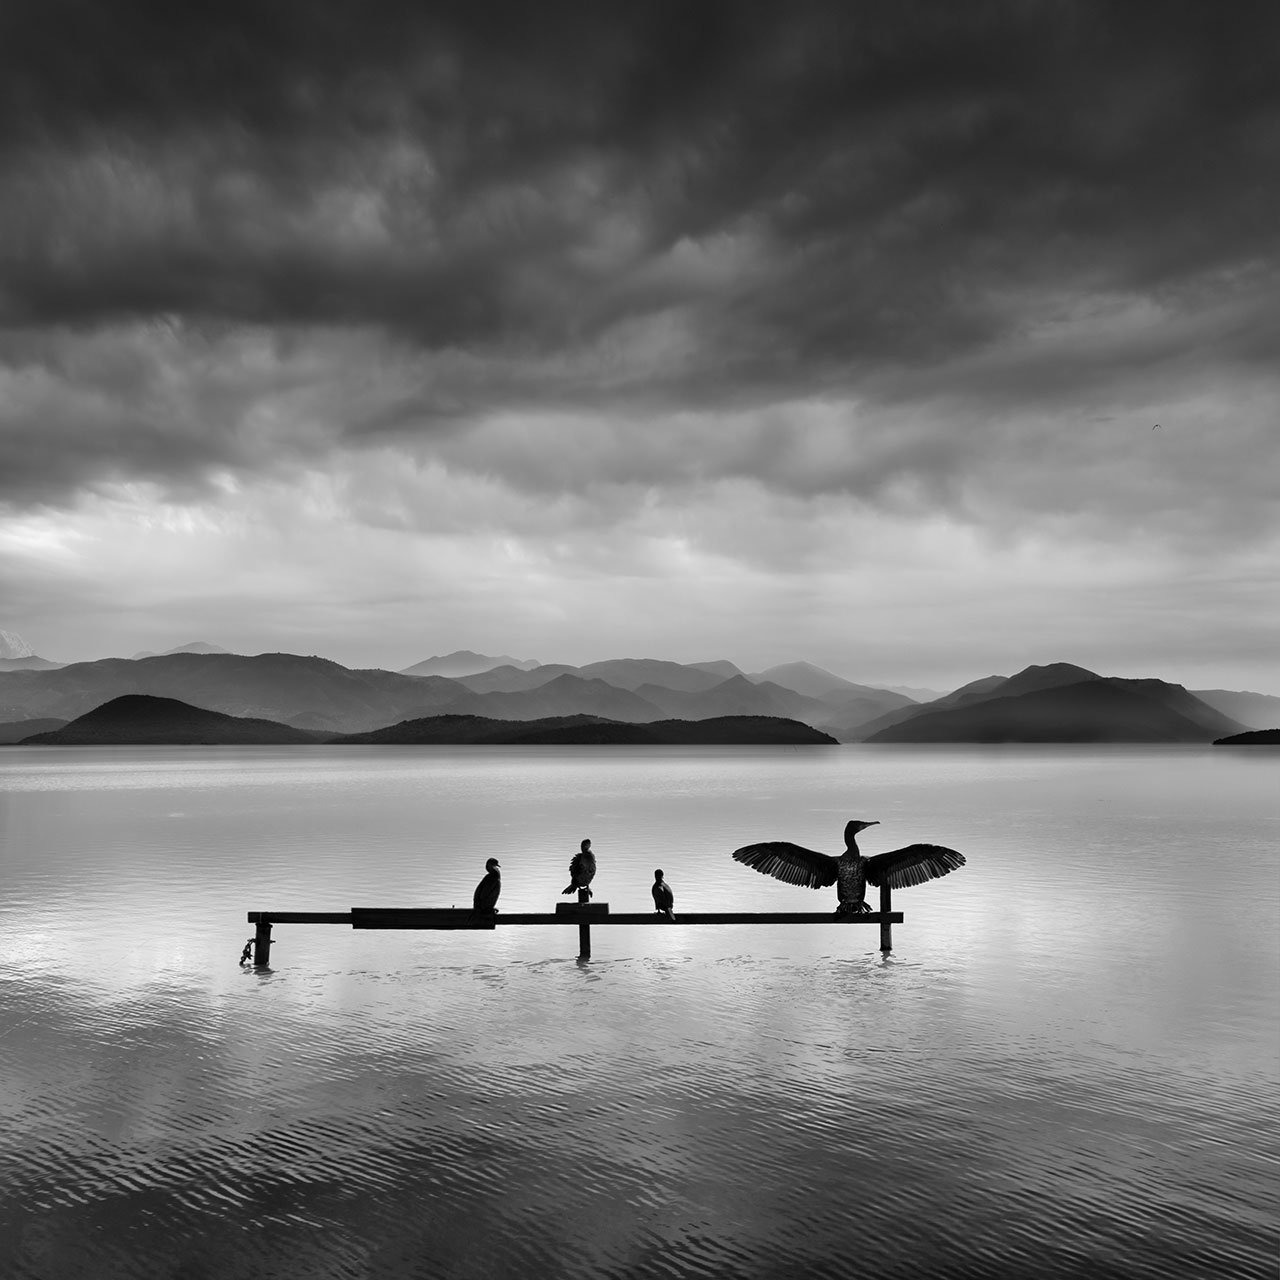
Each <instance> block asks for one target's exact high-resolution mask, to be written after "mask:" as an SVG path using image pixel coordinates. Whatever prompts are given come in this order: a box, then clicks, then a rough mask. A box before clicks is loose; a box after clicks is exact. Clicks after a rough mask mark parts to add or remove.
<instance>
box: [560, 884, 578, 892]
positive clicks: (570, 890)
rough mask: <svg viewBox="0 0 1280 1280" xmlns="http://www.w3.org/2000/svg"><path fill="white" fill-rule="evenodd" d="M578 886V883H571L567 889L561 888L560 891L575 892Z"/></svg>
mask: <svg viewBox="0 0 1280 1280" xmlns="http://www.w3.org/2000/svg"><path fill="white" fill-rule="evenodd" d="M577 887H578V886H577V885H576V884H571V885H569V887H568V888H567V889H561V890H560V892H561V893H572V892H573V891H574V890H575V889H576V888H577Z"/></svg>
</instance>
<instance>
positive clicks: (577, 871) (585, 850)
mask: <svg viewBox="0 0 1280 1280" xmlns="http://www.w3.org/2000/svg"><path fill="white" fill-rule="evenodd" d="M595 878H596V855H595V854H594V853H592V852H591V841H590V840H584V841H583V842H582V848H581V849H580V850H579V852H577V853H575V854H574V855H573V861H571V862H570V863H569V884H568V887H567V888H564V889H561V890H560V892H561V893H572V892H573V891H574V890H575V889H579V890H581V891H582V892H584V893H585V894H586V895H587V897H588V898H589V897H591V889H590V887H589V886H590V884H591V882H592V881H593V880H594V879H595Z"/></svg>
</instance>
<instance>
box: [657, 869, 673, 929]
mask: <svg viewBox="0 0 1280 1280" xmlns="http://www.w3.org/2000/svg"><path fill="white" fill-rule="evenodd" d="M675 905H676V895H675V894H674V893H672V892H671V886H670V885H669V884H668V883H667V882H666V881H665V880H664V879H663V878H662V871H661V869H659V870H657V871H655V872H654V873H653V909H654V910H655V911H656V912H657V913H658V914H659V915H660V916H667V917H669V918H670V916H671V908H672V907H674V906H675Z"/></svg>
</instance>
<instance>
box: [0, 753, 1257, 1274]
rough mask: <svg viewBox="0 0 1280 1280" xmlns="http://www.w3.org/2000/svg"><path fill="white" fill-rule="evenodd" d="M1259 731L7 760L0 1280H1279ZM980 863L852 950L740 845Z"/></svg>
mask: <svg viewBox="0 0 1280 1280" xmlns="http://www.w3.org/2000/svg"><path fill="white" fill-rule="evenodd" d="M1278 784H1280V754H1277V753H1274V752H1270V751H1257V750H1255V751H1253V752H1250V751H1249V750H1247V749H1240V750H1234V751H1233V750H1229V749H1222V748H1218V749H1213V748H1159V749H1145V748H1143V749H1125V748H1112V749H1101V750H1099V749H1074V748H1063V747H1052V748H1031V749H1024V748H1019V749H1000V748H990V749H983V748H962V749H956V748H930V747H903V748H892V747H890V748H886V747H880V748H876V747H870V746H847V747H839V748H806V749H801V750H795V749H774V748H770V749H763V748H762V749H753V748H735V749H697V750H686V749H676V748H671V749H662V748H648V749H628V748H609V749H591V750H587V749H550V748H530V749H503V748H478V749H445V748H438V749H432V748H347V749H343V748H286V749H266V748H264V749H247V750H246V749H239V748H223V749H216V748H214V749H202V748H189V749H188V748H172V749H159V748H157V749H140V750H133V749H123V748H122V749H118V750H117V749H95V750H88V749H84V750H82V749H44V750H36V749H27V748H4V749H3V750H0V873H2V878H0V1276H5V1277H36V1278H38V1280H62V1278H63V1277H93V1278H95V1280H96V1278H98V1277H102V1278H104V1280H110V1278H112V1277H117V1276H118V1277H182V1278H183V1280H205V1278H207V1280H222V1278H223V1277H245V1280H260V1278H261V1277H267V1276H269V1277H272V1280H287V1278H290V1277H326V1278H327V1277H401V1276H412V1277H417V1276H421V1277H436V1276H449V1277H454V1276H476V1277H494V1276H526V1275H529V1276H571V1277H576V1276H581V1277H624V1276H637V1277H639V1276H665V1277H683V1276H715V1277H723V1276H742V1277H765V1276H778V1277H783V1276H796V1275H810V1276H840V1277H846V1276H858V1275H866V1276H869V1277H876V1278H877V1280H892V1278H894V1277H913V1278H914V1277H921V1276H957V1277H964V1276H974V1277H978V1276H1006V1275H1007V1276H1032V1275H1035V1276H1044V1277H1055V1276H1089V1277H1091V1278H1097V1277H1106V1276H1126V1277H1142V1276H1151V1277H1169V1276H1179V1277H1195V1276H1205V1277H1224V1276H1230V1277H1235V1276H1267V1277H1274V1276H1275V1275H1276V1271H1277V1257H1278V1240H1280V1226H1278V1223H1280V1186H1278V1174H1280V1153H1278V1134H1280V1124H1278V1121H1280V1014H1278V1013H1277V1001H1276V996H1277V987H1278V986H1280V874H1278V871H1277V867H1278V862H1277V854H1278V851H1280V800H1277V796H1280V785H1278ZM850 817H861V818H877V819H879V820H880V822H881V824H882V825H881V826H878V827H874V828H872V829H871V830H870V831H869V832H867V833H866V835H865V836H864V838H863V841H862V848H863V851H864V852H865V853H869V854H870V853H876V852H880V851H882V850H885V849H892V848H896V847H898V846H900V845H903V844H908V843H911V842H914V841H917V840H927V841H932V842H935V843H941V844H945V845H949V846H951V847H953V848H957V849H959V850H961V851H962V852H963V853H964V854H965V855H966V856H967V858H968V860H969V862H968V865H967V866H966V867H965V868H963V869H962V870H960V871H959V872H957V873H955V874H953V875H951V876H948V877H946V878H945V879H943V880H940V881H935V882H933V883H930V884H927V885H923V886H919V887H916V888H912V889H909V890H905V891H902V892H899V893H897V894H895V902H894V905H895V907H896V908H898V909H900V910H902V911H903V912H904V913H905V915H906V920H905V923H903V924H901V925H898V926H896V927H895V930H894V945H895V950H894V952H893V953H892V955H891V956H890V957H888V958H887V959H886V958H883V957H882V956H881V954H880V952H879V950H878V945H879V937H878V930H877V929H876V928H875V927H874V926H871V927H839V926H830V927H828V926H822V927H792V926H760V927H757V928H752V927H749V926H725V927H700V928H698V927H674V928H670V927H662V928H658V927H653V928H623V927H611V928H607V929H604V928H602V929H597V930H595V931H593V939H592V940H593V944H594V951H595V957H594V959H592V960H591V961H589V962H583V963H579V962H578V961H577V960H576V959H575V956H576V952H577V936H576V929H574V928H573V927H572V926H570V927H566V928H505V929H504V928H499V929H497V930H496V931H495V932H493V933H470V932H462V933H423V932H365V931H359V932H357V931H354V930H352V929H349V928H345V927H341V926H336V925H327V926H325V925H321V926H315V925H312V926H307V925H293V926H290V925H278V926H277V927H276V930H275V939H276V941H275V946H274V948H273V953H272V968H271V969H270V970H269V971H265V972H254V971H252V970H249V969H241V968H240V967H238V965H237V959H238V956H239V953H240V949H241V946H242V945H243V943H244V941H245V939H246V938H247V937H248V936H249V934H250V933H251V928H250V926H248V925H247V924H246V923H245V912H246V911H247V910H251V909H274V910H312V911H325V910H328V911H345V910H347V909H349V908H350V907H351V906H353V905H354V906H431V905H434V906H449V905H453V904H458V905H464V904H469V902H470V895H471V891H472V889H473V887H474V886H475V884H476V882H477V881H478V879H479V878H480V876H481V874H482V873H483V868H484V860H485V858H487V857H489V856H490V855H495V856H497V857H499V858H500V859H501V861H502V865H503V874H504V888H503V896H502V901H501V903H500V907H501V908H502V909H505V910H507V911H547V910H551V909H552V907H551V904H552V903H553V902H555V901H557V900H561V901H563V900H565V899H560V898H559V897H558V895H559V891H560V890H561V889H562V888H563V887H564V886H565V884H566V883H568V875H567V866H568V861H569V857H570V856H571V854H572V853H573V852H574V851H575V850H576V848H577V846H578V842H579V840H580V839H581V838H582V837H584V836H590V837H591V839H592V841H593V844H594V847H595V849H596V852H597V855H598V857H599V862H600V873H599V876H598V878H597V880H596V884H595V888H596V900H597V901H603V902H608V903H609V904H610V905H611V907H612V909H613V910H614V911H646V910H650V909H651V902H650V900H649V884H650V882H651V880H652V872H653V868H654V867H657V866H661V867H663V868H664V869H665V871H666V873H667V878H668V880H669V881H670V882H671V884H672V886H673V888H674V890H675V894H676V911H677V913H679V911H680V910H681V908H685V909H687V910H711V911H715V910H759V911H769V910H821V909H826V907H827V906H832V907H833V906H834V903H835V891H834V890H823V891H821V892H820V893H813V892H811V891H809V890H805V889H799V888H794V887H792V886H788V885H784V884H780V883H778V882H776V881H773V880H771V879H768V878H766V877H763V876H760V875H757V874H756V873H754V872H752V871H750V870H749V869H747V868H745V867H741V866H739V865H738V864H736V863H734V862H733V861H732V860H731V859H730V857H729V854H730V851H731V850H732V849H734V848H735V847H737V846H739V845H742V844H746V843H749V842H751V841H755V840H764V839H789V840H794V841H796V842H798V843H801V844H806V845H808V846H809V847H811V848H820V849H825V850H827V851H830V852H833V853H837V852H839V850H840V848H841V847H842V841H841V832H842V829H843V826H844V823H845V821H846V819H848V818H850Z"/></svg>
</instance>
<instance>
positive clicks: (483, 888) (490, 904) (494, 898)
mask: <svg viewBox="0 0 1280 1280" xmlns="http://www.w3.org/2000/svg"><path fill="white" fill-rule="evenodd" d="M501 866H502V863H500V862H499V861H498V860H497V858H490V859H489V861H488V862H486V863H485V864H484V879H483V880H481V881H480V883H479V884H478V885H476V893H475V897H474V898H472V900H471V903H472V906H473V907H474V908H475V910H476V911H486V912H493V911H496V910H497V909H498V894H500V893H501V892H502V874H501V871H500V870H499V868H500V867H501Z"/></svg>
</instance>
